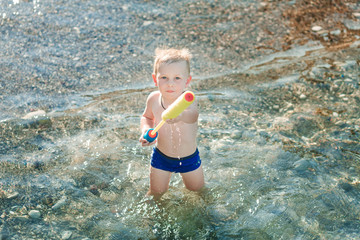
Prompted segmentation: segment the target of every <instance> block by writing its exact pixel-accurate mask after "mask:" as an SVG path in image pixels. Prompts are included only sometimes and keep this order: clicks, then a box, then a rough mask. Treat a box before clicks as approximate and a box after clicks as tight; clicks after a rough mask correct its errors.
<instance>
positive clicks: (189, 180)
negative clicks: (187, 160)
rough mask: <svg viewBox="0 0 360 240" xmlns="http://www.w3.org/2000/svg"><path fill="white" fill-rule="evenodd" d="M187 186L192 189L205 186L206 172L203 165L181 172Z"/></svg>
mask: <svg viewBox="0 0 360 240" xmlns="http://www.w3.org/2000/svg"><path fill="white" fill-rule="evenodd" d="M181 176H182V179H183V182H184V184H185V187H186V188H187V189H189V190H190V191H199V190H201V189H202V187H204V185H205V182H204V173H203V169H202V166H201V165H200V167H199V168H198V169H196V170H194V171H191V172H187V173H181Z"/></svg>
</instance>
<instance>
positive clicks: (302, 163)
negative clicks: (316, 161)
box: [294, 159, 312, 172]
mask: <svg viewBox="0 0 360 240" xmlns="http://www.w3.org/2000/svg"><path fill="white" fill-rule="evenodd" d="M311 167H312V165H311V163H310V161H308V160H306V159H300V160H299V161H296V162H295V163H294V169H295V170H296V171H299V172H303V171H306V170H308V169H309V168H311Z"/></svg>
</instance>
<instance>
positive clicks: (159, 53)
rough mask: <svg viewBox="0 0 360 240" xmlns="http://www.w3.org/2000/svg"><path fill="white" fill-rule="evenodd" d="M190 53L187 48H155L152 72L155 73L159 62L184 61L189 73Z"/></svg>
mask: <svg viewBox="0 0 360 240" xmlns="http://www.w3.org/2000/svg"><path fill="white" fill-rule="evenodd" d="M191 57H192V56H191V53H190V51H189V50H188V49H187V48H183V49H175V48H164V49H161V48H157V49H156V50H155V62H154V74H155V75H157V72H158V70H159V67H160V65H161V64H163V63H165V64H170V63H176V62H181V61H185V62H186V67H187V70H188V73H189V74H190V59H191Z"/></svg>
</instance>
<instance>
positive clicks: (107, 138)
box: [0, 0, 360, 240]
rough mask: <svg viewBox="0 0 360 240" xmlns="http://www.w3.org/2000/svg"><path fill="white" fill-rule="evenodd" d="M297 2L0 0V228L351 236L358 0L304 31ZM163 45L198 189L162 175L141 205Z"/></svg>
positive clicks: (359, 100) (24, 232)
mask: <svg viewBox="0 0 360 240" xmlns="http://www.w3.org/2000/svg"><path fill="white" fill-rule="evenodd" d="M297 4H301V1H276V2H267V1H264V2H261V1H221V2H218V1H200V2H199V1H172V3H167V2H165V1H156V2H148V1H134V2H131V3H128V2H126V1H105V2H104V1H96V0H91V1H71V3H70V2H67V1H60V0H57V1H48V0H45V1H40V0H26V1H25V0H23V1H22V0H16V1H15V0H14V1H8V0H6V1H1V3H0V31H1V34H2V38H1V40H0V41H1V43H0V44H1V45H0V46H1V47H0V51H1V56H2V57H1V59H0V68H1V72H0V85H1V89H2V90H1V94H0V100H1V101H0V110H1V112H0V127H1V128H0V131H1V135H0V177H1V179H0V239H109V240H114V239H357V238H358V237H359V236H360V230H359V229H360V219H359V216H360V188H359V182H360V179H359V173H360V168H359V161H360V144H359V139H360V113H359V104H360V97H359V96H360V90H359V84H360V67H359V61H360V59H359V56H360V51H359V46H360V42H359V38H360V33H359V30H358V27H359V24H360V23H359V21H360V20H359V13H360V6H359V4H358V3H357V2H356V1H346V6H347V12H350V14H352V15H351V16H352V17H351V16H350V15H346V14H347V13H339V12H340V11H334V13H333V14H329V15H328V16H326V17H327V18H324V19H321V18H320V19H316V21H315V22H314V24H313V25H321V24H323V21H325V20H326V21H327V22H331V21H329V19H330V20H331V19H337V20H338V19H339V21H340V22H342V23H344V24H343V25H341V24H340V25H338V24H336V22H335V23H334V24H333V25H331V26H327V27H329V28H326V27H325V25H321V26H323V30H322V31H320V32H317V31H312V32H311V31H310V30H309V31H310V32H311V34H310V36H309V35H306V34H304V33H301V34H303V35H301V34H300V35H296V34H299V33H298V32H297V33H296V34H295V33H293V32H292V30H293V29H295V27H294V26H292V25H291V24H290V21H291V18H290V19H289V18H284V16H286V14H285V13H286V11H288V10H289V9H292V7H294V6H298V5H297ZM344 6H345V5H344ZM350 18H351V20H350ZM349 22H350V23H351V24H349ZM305 33H307V32H305ZM291 37H292V38H293V39H295V40H293V41H292V42H291V44H289V43H288V41H287V40H288V39H290V38H291ZM284 39H285V40H284ZM304 39H305V40H306V43H305V42H304ZM330 40H331V41H330ZM161 45H167V46H187V47H189V48H190V49H191V51H192V52H193V54H194V59H193V62H192V66H193V68H192V74H193V82H192V84H191V89H192V90H193V91H194V92H195V94H196V97H197V98H198V100H199V106H200V110H201V114H200V117H199V136H198V143H199V151H200V154H201V158H202V161H203V167H204V171H205V180H206V188H205V189H204V191H202V192H201V193H192V192H189V191H187V190H185V189H184V187H183V184H182V181H181V177H180V176H179V175H173V176H172V179H171V186H170V190H169V191H168V193H166V194H165V195H164V196H163V198H162V200H161V201H160V202H154V201H152V200H151V199H148V198H145V197H144V195H145V193H146V192H147V189H148V186H149V181H148V169H149V157H150V154H151V148H142V147H141V146H139V144H138V140H137V139H138V137H139V120H140V115H141V113H142V111H143V108H144V103H145V100H146V97H147V96H148V94H149V93H150V92H151V91H153V90H154V89H155V88H154V87H153V86H152V81H151V68H152V59H153V53H154V49H155V48H156V47H158V46H161ZM31 210H36V211H39V213H40V217H35V216H34V215H32V214H31Z"/></svg>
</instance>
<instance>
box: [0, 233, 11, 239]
mask: <svg viewBox="0 0 360 240" xmlns="http://www.w3.org/2000/svg"><path fill="white" fill-rule="evenodd" d="M10 239H11V238H10V235H9V234H8V233H5V232H4V233H0V240H10Z"/></svg>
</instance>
